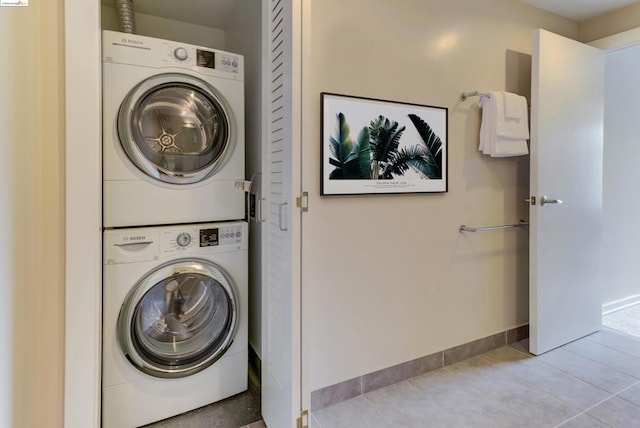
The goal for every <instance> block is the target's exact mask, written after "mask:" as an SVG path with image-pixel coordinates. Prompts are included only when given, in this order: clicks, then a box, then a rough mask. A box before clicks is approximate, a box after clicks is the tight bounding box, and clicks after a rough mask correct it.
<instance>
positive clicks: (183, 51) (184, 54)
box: [173, 48, 189, 61]
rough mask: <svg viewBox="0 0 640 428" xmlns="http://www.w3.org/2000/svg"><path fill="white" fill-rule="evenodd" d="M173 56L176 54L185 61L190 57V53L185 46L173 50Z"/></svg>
mask: <svg viewBox="0 0 640 428" xmlns="http://www.w3.org/2000/svg"><path fill="white" fill-rule="evenodd" d="M173 56H175V57H176V58H177V59H179V60H180V61H184V60H185V59H187V58H188V57H189V53H188V52H187V50H186V49H185V48H176V49H175V50H174V51H173Z"/></svg>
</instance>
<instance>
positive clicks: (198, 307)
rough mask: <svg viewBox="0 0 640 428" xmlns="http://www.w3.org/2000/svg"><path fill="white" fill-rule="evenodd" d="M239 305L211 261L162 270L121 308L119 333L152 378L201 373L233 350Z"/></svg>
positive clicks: (132, 356) (147, 279) (127, 349)
mask: <svg viewBox="0 0 640 428" xmlns="http://www.w3.org/2000/svg"><path fill="white" fill-rule="evenodd" d="M236 302H237V299H236V293H235V288H234V287H232V286H231V282H230V281H229V279H228V276H227V275H226V274H225V273H224V272H223V271H222V270H221V269H220V268H219V267H217V266H215V265H213V264H211V263H209V262H205V261H196V260H192V261H181V262H179V263H178V264H176V263H175V262H174V263H172V264H170V265H166V266H162V267H161V268H159V269H157V270H155V271H153V272H151V273H150V274H149V275H147V276H146V277H145V278H143V279H142V280H141V281H140V282H138V283H137V284H136V285H135V286H134V287H133V288H132V290H131V291H130V292H129V294H128V296H127V298H126V299H125V301H124V303H123V305H122V309H121V311H120V315H119V318H118V333H119V336H120V337H119V338H120V343H121V345H122V348H123V351H124V352H125V354H126V355H127V356H128V357H129V360H130V361H131V362H132V363H133V364H134V365H135V366H136V367H137V368H138V369H139V370H141V371H143V372H145V373H147V374H150V375H152V376H156V377H164V378H175V377H183V376H189V375H191V374H194V373H197V372H199V371H200V370H203V369H205V368H207V367H209V366H210V365H211V364H213V363H214V362H215V361H216V360H218V359H219V358H220V357H221V356H222V355H223V354H224V352H225V351H226V350H227V349H228V348H229V346H231V343H232V341H233V337H234V335H235V331H236V325H237V320H238V308H237V306H236Z"/></svg>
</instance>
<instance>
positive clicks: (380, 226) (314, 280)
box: [302, 0, 578, 390]
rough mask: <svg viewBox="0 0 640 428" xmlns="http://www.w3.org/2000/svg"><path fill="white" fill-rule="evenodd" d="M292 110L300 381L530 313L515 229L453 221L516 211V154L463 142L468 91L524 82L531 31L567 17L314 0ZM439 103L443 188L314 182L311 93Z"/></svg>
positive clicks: (522, 89) (486, 6) (481, 332)
mask: <svg viewBox="0 0 640 428" xmlns="http://www.w3.org/2000/svg"><path fill="white" fill-rule="evenodd" d="M311 5H312V6H311V7H312V11H311V17H312V18H311V21H312V22H311V49H312V54H311V57H312V61H311V65H310V69H308V70H307V71H306V76H307V79H308V81H307V83H308V87H309V88H310V93H308V94H307V96H308V97H310V99H311V101H310V104H309V106H310V109H309V111H306V112H305V114H304V117H305V120H304V126H305V138H304V141H303V189H304V190H308V191H309V192H310V202H309V205H310V211H309V213H306V214H304V215H303V254H302V257H303V293H307V294H306V295H307V296H309V298H308V300H306V301H308V302H311V304H310V306H308V307H305V308H304V309H303V310H308V311H310V312H311V314H310V324H311V326H310V329H309V331H307V332H305V337H306V338H308V340H310V341H311V345H310V348H311V349H312V352H311V371H312V373H311V377H312V379H311V389H312V390H315V389H318V388H321V387H324V386H327V385H331V384H335V383H337V382H340V381H343V380H346V379H350V378H353V377H355V376H359V375H362V374H365V373H369V372H373V371H375V370H379V369H382V368H384V367H388V366H391V365H394V364H398V363H401V362H404V361H407V360H411V359H413V358H417V357H420V356H423V355H427V354H430V353H433V352H436V351H439V350H442V349H445V348H448V347H451V346H455V345H458V344H461V343H465V342H469V341H471V340H474V339H477V338H480V337H484V336H488V335H491V334H494V333H496V332H500V331H504V330H506V329H509V328H513V327H516V326H519V325H522V324H526V323H527V322H528V241H527V234H526V232H521V231H517V230H512V231H495V232H486V233H479V234H475V235H474V234H464V235H462V234H460V233H458V226H459V225H460V224H467V225H476V226H481V225H492V224H504V223H514V222H517V221H518V220H519V219H521V218H525V219H526V218H527V217H528V216H527V211H528V210H527V206H526V204H525V203H524V202H523V199H524V198H526V197H527V194H528V157H522V158H508V159H507V158H503V159H492V158H489V157H486V156H481V155H480V154H479V153H478V151H477V145H478V129H479V120H480V111H479V110H478V107H477V99H470V100H468V101H466V102H461V101H460V100H459V94H460V92H462V91H472V90H481V91H488V90H509V91H512V92H519V93H522V94H525V95H529V92H530V54H531V50H532V35H533V30H534V29H536V28H539V27H542V28H545V29H548V30H550V31H553V32H555V33H559V34H562V35H566V36H568V37H572V38H575V37H576V36H577V33H578V25H577V23H575V22H573V21H569V20H566V19H563V18H559V17H557V16H555V15H551V14H549V13H546V12H542V11H539V10H537V9H534V8H531V7H529V6H527V5H524V4H521V3H518V2H513V1H510V0H402V1H397V2H388V1H383V0H350V1H348V2H345V1H340V0H313V1H311ZM322 91H327V92H336V93H341V94H348V95H357V96H364V97H372V98H381V99H387V100H395V101H406V102H411V103H418V104H427V105H434V106H441V107H447V108H448V109H449V135H448V148H449V192H448V193H446V194H431V195H425V194H421V195H386V196H348V197H326V196H325V197H321V196H320V195H319V189H320V183H319V177H320V168H319V166H320V162H319V156H320V147H319V136H320V127H319V121H318V118H319V117H320V92H322Z"/></svg>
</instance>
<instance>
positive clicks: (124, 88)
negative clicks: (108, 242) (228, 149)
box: [103, 32, 245, 228]
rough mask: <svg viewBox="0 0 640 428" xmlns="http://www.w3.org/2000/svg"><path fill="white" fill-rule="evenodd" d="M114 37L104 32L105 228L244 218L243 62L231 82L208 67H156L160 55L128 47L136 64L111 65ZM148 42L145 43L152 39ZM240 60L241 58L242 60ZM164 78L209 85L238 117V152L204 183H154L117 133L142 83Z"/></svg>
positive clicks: (167, 65) (168, 64) (231, 155)
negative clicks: (125, 104)
mask: <svg viewBox="0 0 640 428" xmlns="http://www.w3.org/2000/svg"><path fill="white" fill-rule="evenodd" d="M109 33H110V32H105V33H104V41H105V45H106V46H107V48H106V51H105V57H104V60H105V62H104V63H103V192H104V196H103V226H104V227H106V228H111V227H128V226H145V225H159V224H174V223H176V224H177V223H195V222H203V221H221V220H237V219H242V218H244V210H245V207H244V205H245V194H244V192H243V190H242V186H241V185H240V184H239V183H241V182H242V181H243V180H244V179H245V163H244V157H245V131H244V82H243V81H242V78H241V75H242V70H243V69H242V61H241V60H240V66H239V68H238V70H239V72H238V73H237V74H238V76H235V73H231V74H234V76H235V77H237V78H234V79H230V78H228V75H229V74H230V73H228V72H224V74H225V76H223V77H221V76H220V75H218V74H216V73H222V72H221V71H216V70H213V71H216V73H213V74H212V73H211V71H212V70H209V69H207V68H204V67H186V66H182V67H178V66H176V64H174V63H173V62H166V61H165V62H166V63H163V65H162V66H157V62H155V60H153V55H155V54H152V53H150V52H153V49H151V50H150V51H149V50H146V49H142V48H140V49H136V48H132V47H128V48H127V49H126V52H127V53H126V54H124V56H125V57H126V58H125V59H124V60H123V59H122V58H120V59H119V60H121V61H122V62H133V63H136V64H137V65H129V64H126V63H120V62H118V63H116V62H110V61H114V60H115V59H117V58H118V56H117V55H115V53H114V52H111V53H109V50H111V49H112V48H114V47H116V46H113V45H109V44H108V43H107V40H108V39H109V37H111V36H110V34H109ZM115 34H119V33H115ZM136 37H138V36H136ZM143 39H145V43H151V41H152V40H153V39H150V38H143ZM146 39H150V40H149V41H147V40H146ZM164 42H166V41H164ZM109 46H110V47H109ZM145 46H149V45H148V44H147V45H145ZM165 48H166V46H165ZM163 49H164V48H163ZM131 52H135V53H137V54H139V55H141V58H146V57H147V56H148V55H150V57H148V58H147V59H149V63H145V62H144V60H143V59H140V61H138V62H136V61H134V60H133V59H132V57H135V58H137V56H136V55H133V54H132V53H131ZM163 55H165V54H163ZM238 58H240V59H241V57H240V56H238ZM225 61H226V60H225ZM141 64H147V65H145V66H142V65H141ZM154 64H156V66H157V67H156V66H154ZM203 70H204V72H203ZM162 73H180V74H184V75H188V76H192V77H197V78H199V79H202V80H204V81H205V82H207V83H208V84H209V85H211V86H213V87H214V88H216V90H218V91H219V92H220V93H221V94H222V95H223V96H224V98H225V100H226V101H227V103H228V104H229V106H230V108H231V112H232V114H233V116H234V122H235V128H236V141H235V145H234V147H233V151H232V153H231V154H230V156H229V158H228V159H227V161H226V162H225V163H224V165H223V166H222V167H221V168H220V169H219V170H218V171H217V172H216V173H215V174H214V175H213V176H211V177H209V178H207V179H205V180H203V181H202V182H199V183H194V184H168V183H163V182H160V181H158V180H155V179H153V178H151V177H149V176H147V175H146V174H145V173H143V172H142V171H141V170H139V169H138V168H137V167H136V166H135V165H134V164H133V162H131V160H129V158H128V157H127V155H126V153H125V152H124V150H123V148H122V146H121V144H120V141H119V137H118V131H117V116H118V111H119V109H120V104H121V103H122V101H123V100H124V98H125V97H126V95H127V93H128V92H129V91H130V90H131V89H132V88H133V87H135V86H136V85H137V84H138V83H140V82H142V81H144V80H145V79H147V78H149V77H152V76H155V75H158V74H162Z"/></svg>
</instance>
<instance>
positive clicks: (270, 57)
mask: <svg viewBox="0 0 640 428" xmlns="http://www.w3.org/2000/svg"><path fill="white" fill-rule="evenodd" d="M301 1H302V0H266V1H264V3H263V20H264V25H263V70H264V71H263V77H264V80H263V106H264V107H263V108H264V109H265V110H266V111H264V113H263V120H264V126H263V132H264V137H263V157H262V159H263V171H264V172H265V173H264V175H263V184H264V194H265V195H266V198H267V207H268V211H267V212H268V215H267V219H266V220H267V221H266V224H265V226H266V227H264V228H263V247H262V248H263V270H264V272H263V281H262V284H263V290H262V295H263V316H262V335H263V338H262V343H263V349H262V415H263V417H264V420H265V422H266V424H267V426H268V427H269V428H288V427H295V424H296V419H297V418H298V416H299V415H300V382H301V380H300V366H301V361H300V331H301V327H300V319H301V313H300V211H299V210H298V209H296V207H295V197H296V196H297V195H298V194H299V192H300V130H301V102H300V97H301V89H300V87H301V85H300V82H301V66H300V64H301V50H300V46H301V44H300V43H301V31H300V27H301Z"/></svg>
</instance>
